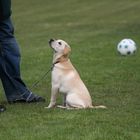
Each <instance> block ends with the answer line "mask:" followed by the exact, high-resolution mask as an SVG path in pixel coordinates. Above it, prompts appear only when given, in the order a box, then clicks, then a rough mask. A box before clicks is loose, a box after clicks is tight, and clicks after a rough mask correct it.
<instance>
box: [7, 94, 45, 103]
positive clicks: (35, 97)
mask: <svg viewBox="0 0 140 140" xmlns="http://www.w3.org/2000/svg"><path fill="white" fill-rule="evenodd" d="M36 102H45V98H43V97H41V96H38V95H35V94H33V93H32V92H30V94H29V95H28V97H27V98H26V99H24V98H21V99H16V100H13V101H8V103H10V104H12V103H36Z"/></svg>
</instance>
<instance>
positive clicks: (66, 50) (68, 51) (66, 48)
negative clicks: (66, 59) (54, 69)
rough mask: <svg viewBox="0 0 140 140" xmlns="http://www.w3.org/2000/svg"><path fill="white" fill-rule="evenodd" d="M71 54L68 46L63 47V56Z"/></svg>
mask: <svg viewBox="0 0 140 140" xmlns="http://www.w3.org/2000/svg"><path fill="white" fill-rule="evenodd" d="M70 52H71V48H70V47H69V46H65V48H64V55H65V56H67V55H68V54H69V53H70Z"/></svg>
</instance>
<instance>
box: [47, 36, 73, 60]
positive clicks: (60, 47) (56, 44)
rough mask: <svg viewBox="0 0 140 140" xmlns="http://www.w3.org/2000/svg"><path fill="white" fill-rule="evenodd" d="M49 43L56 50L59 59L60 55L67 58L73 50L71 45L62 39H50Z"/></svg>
mask: <svg viewBox="0 0 140 140" xmlns="http://www.w3.org/2000/svg"><path fill="white" fill-rule="evenodd" d="M49 45H50V47H51V48H52V49H53V50H54V54H55V57H57V59H58V58H60V57H64V58H67V57H68V55H69V53H70V51H71V48H70V46H69V45H68V44H67V43H66V42H65V41H64V40H61V39H50V41H49Z"/></svg>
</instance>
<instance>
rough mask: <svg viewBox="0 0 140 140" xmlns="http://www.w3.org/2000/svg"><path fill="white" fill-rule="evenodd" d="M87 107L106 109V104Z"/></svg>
mask: <svg viewBox="0 0 140 140" xmlns="http://www.w3.org/2000/svg"><path fill="white" fill-rule="evenodd" d="M89 108H93V109H94V108H95V109H98V108H101V109H107V107H106V106H104V105H97V106H90V107H89Z"/></svg>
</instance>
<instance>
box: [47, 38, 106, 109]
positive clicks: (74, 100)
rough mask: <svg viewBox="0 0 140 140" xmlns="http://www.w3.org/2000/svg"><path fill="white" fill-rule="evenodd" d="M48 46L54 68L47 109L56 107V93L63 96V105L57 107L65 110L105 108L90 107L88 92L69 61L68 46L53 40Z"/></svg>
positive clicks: (69, 49)
mask: <svg viewBox="0 0 140 140" xmlns="http://www.w3.org/2000/svg"><path fill="white" fill-rule="evenodd" d="M49 44H50V46H51V48H52V49H53V50H54V55H53V64H54V67H53V70H52V91H51V100H50V104H49V106H48V107H47V108H53V107H55V106H56V97H57V94H58V92H61V93H63V94H64V105H63V106H57V107H60V108H67V109H72V108H78V109H80V108H106V107H105V106H103V105H100V106H93V105H92V100H91V96H90V94H89V91H88V89H87V88H86V86H85V84H84V83H83V81H82V80H81V78H80V76H79V74H78V72H77V71H76V69H75V68H74V67H73V65H72V63H71V61H70V59H69V53H70V51H71V48H70V46H69V45H68V44H67V43H66V42H65V41H63V40H55V39H51V40H50V41H49Z"/></svg>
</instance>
